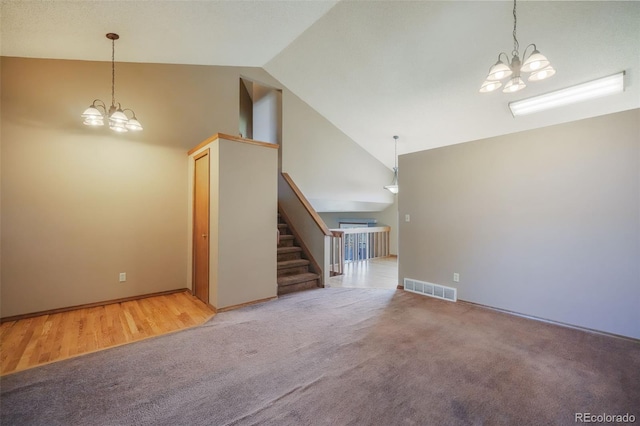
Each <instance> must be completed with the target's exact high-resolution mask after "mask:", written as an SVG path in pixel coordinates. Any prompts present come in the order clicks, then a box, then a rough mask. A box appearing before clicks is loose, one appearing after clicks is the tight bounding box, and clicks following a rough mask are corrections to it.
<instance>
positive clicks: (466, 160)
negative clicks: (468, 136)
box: [399, 110, 640, 338]
mask: <svg viewBox="0 0 640 426" xmlns="http://www.w3.org/2000/svg"><path fill="white" fill-rule="evenodd" d="M399 162H400V163H399V166H400V170H402V173H401V174H400V185H401V188H402V191H401V192H400V194H399V216H400V217H401V218H404V215H405V214H410V215H411V221H410V222H408V223H407V222H404V221H401V222H400V254H401V255H400V257H399V274H400V279H403V278H405V277H407V278H414V279H418V280H423V281H427V282H432V283H437V284H443V285H448V286H452V287H456V288H457V289H458V297H459V298H460V299H462V300H468V301H471V302H476V303H480V304H484V305H489V306H493V307H497V308H501V309H506V310H510V311H514V312H519V313H522V314H527V315H532V316H536V317H540V318H545V319H550V320H554V321H559V322H563V323H567V324H573V325H577V326H581V327H586V328H591V329H596V330H601V331H606V332H610V333H615V334H620V335H625V336H630V337H634V338H640V309H638V307H639V306H640V110H631V111H626V112H621V113H616V114H611V115H606V116H601V117H596V118H591V119H586V120H582V121H576V122H572V123H566V124H561V125H556V126H552V127H547V128H541V129H536V130H531V131H526V132H522V133H515V134H512V135H506V136H501V137H495V138H489V139H484V140H479V141H474V142H469V143H465V144H460V145H454V146H449V147H444V148H438V149H434V150H429V151H423V152H418V153H414V154H408V155H403V156H401V157H400V160H399ZM454 272H458V273H459V274H460V282H459V283H455V282H453V281H452V274H453V273H454Z"/></svg>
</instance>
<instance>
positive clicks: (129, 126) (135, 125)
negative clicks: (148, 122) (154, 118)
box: [125, 118, 142, 132]
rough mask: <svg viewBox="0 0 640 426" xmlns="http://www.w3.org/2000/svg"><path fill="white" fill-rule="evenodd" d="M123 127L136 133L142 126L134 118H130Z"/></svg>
mask: <svg viewBox="0 0 640 426" xmlns="http://www.w3.org/2000/svg"><path fill="white" fill-rule="evenodd" d="M125 127H126V128H127V129H129V130H131V131H133V132H137V131H140V130H142V124H140V122H139V121H138V120H136V119H135V118H131V119H129V121H127V124H126V125H125Z"/></svg>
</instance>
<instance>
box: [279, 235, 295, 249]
mask: <svg viewBox="0 0 640 426" xmlns="http://www.w3.org/2000/svg"><path fill="white" fill-rule="evenodd" d="M292 246H293V235H282V234H280V242H278V247H292Z"/></svg>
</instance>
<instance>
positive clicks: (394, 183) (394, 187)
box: [384, 136, 398, 194]
mask: <svg viewBox="0 0 640 426" xmlns="http://www.w3.org/2000/svg"><path fill="white" fill-rule="evenodd" d="M393 139H394V141H395V157H394V158H395V161H394V164H395V166H394V167H393V180H392V181H391V184H390V185H387V186H385V187H384V189H386V190H387V191H389V192H391V193H393V194H397V193H398V136H394V137H393Z"/></svg>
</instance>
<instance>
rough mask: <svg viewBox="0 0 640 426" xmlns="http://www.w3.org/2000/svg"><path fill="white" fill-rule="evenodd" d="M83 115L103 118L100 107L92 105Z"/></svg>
mask: <svg viewBox="0 0 640 426" xmlns="http://www.w3.org/2000/svg"><path fill="white" fill-rule="evenodd" d="M81 117H82V118H102V113H101V112H100V110H99V109H98V108H96V107H94V106H93V105H91V106H90V107H89V108H87V109H85V110H84V112H83V113H82V115H81Z"/></svg>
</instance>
